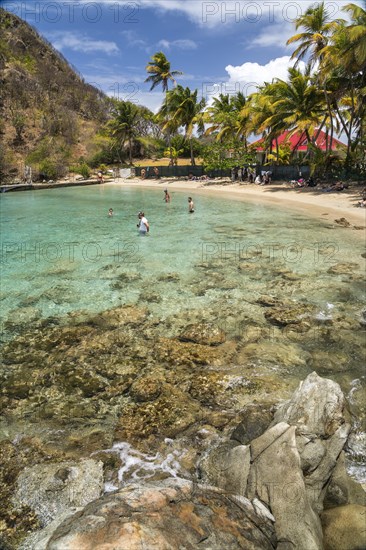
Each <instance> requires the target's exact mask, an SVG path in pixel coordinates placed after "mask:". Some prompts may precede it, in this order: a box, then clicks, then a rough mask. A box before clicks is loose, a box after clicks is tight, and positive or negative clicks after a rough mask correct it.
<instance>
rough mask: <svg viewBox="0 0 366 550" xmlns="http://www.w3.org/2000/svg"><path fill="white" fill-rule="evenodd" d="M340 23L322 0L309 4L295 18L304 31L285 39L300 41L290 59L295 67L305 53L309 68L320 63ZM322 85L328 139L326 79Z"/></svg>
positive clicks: (331, 118) (331, 120) (328, 101)
mask: <svg viewBox="0 0 366 550" xmlns="http://www.w3.org/2000/svg"><path fill="white" fill-rule="evenodd" d="M342 23H343V20H342V19H335V20H332V19H331V15H330V13H329V11H328V10H327V9H326V7H325V4H324V2H321V3H320V4H314V5H313V6H310V7H309V8H308V9H307V10H306V12H305V13H304V15H301V16H300V17H299V18H298V19H297V20H296V29H298V28H300V27H302V28H303V29H304V32H302V33H299V34H296V35H294V36H292V37H291V38H289V39H288V40H287V44H292V43H293V42H300V44H299V46H298V47H297V48H296V50H295V51H294V52H293V54H292V56H291V59H294V58H295V59H296V63H295V67H296V66H297V64H298V63H299V61H300V60H301V59H303V58H304V57H306V55H307V54H309V59H308V67H309V68H312V67H314V65H315V63H317V62H320V63H321V62H322V60H323V56H324V48H325V47H326V46H327V45H328V43H329V40H330V38H331V37H332V35H333V34H334V33H335V32H336V30H337V29H338V28H339V25H341V24H342ZM322 85H323V92H324V97H325V100H326V102H327V108H328V119H329V124H330V127H331V131H330V139H331V140H332V138H333V131H334V124H335V123H334V120H333V119H334V112H333V111H332V108H331V104H330V100H329V94H328V90H327V81H326V79H322Z"/></svg>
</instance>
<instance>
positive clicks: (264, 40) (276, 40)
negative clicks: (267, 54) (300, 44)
mask: <svg viewBox="0 0 366 550" xmlns="http://www.w3.org/2000/svg"><path fill="white" fill-rule="evenodd" d="M293 34H294V28H293V25H292V24H291V23H288V24H287V25H284V24H283V23H278V24H275V23H274V24H273V25H271V26H269V27H264V28H263V29H262V30H261V32H260V33H259V34H258V35H257V36H255V38H253V39H251V41H250V43H249V44H245V46H246V47H247V49H252V48H256V47H258V46H259V47H260V48H269V47H275V48H282V49H284V50H286V49H290V48H293V46H286V40H287V39H285V37H290V36H292V35H293Z"/></svg>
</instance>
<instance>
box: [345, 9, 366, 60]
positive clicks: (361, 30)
mask: <svg viewBox="0 0 366 550" xmlns="http://www.w3.org/2000/svg"><path fill="white" fill-rule="evenodd" d="M343 10H344V11H347V12H348V13H349V14H350V15H351V17H352V20H351V24H350V25H348V26H347V34H348V38H349V41H350V44H349V46H348V48H347V47H346V48H345V49H344V51H343V54H344V56H346V58H345V57H344V56H342V57H341V59H340V61H341V63H342V64H344V63H346V62H347V58H348V55H347V54H349V53H351V58H354V60H355V62H356V64H357V65H358V70H360V71H364V70H365V69H366V10H364V9H363V8H361V6H357V5H356V4H347V6H344V8H343Z"/></svg>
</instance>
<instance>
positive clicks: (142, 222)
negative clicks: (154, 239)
mask: <svg viewBox="0 0 366 550" xmlns="http://www.w3.org/2000/svg"><path fill="white" fill-rule="evenodd" d="M138 217H139V223H138V224H137V227H138V228H139V233H140V235H147V233H148V232H149V231H150V225H149V222H148V221H147V219H146V218H145V214H144V213H143V212H139V213H138Z"/></svg>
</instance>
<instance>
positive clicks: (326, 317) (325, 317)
mask: <svg viewBox="0 0 366 550" xmlns="http://www.w3.org/2000/svg"><path fill="white" fill-rule="evenodd" d="M333 309H334V304H330V303H329V302H327V303H326V305H325V309H324V310H322V311H319V313H317V314H316V315H315V319H317V320H318V321H330V320H331V319H333V315H332V310H333Z"/></svg>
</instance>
